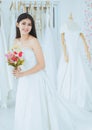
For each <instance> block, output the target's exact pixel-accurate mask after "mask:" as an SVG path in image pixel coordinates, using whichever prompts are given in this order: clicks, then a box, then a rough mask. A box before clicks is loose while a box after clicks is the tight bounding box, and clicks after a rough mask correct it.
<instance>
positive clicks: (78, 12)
mask: <svg viewBox="0 0 92 130" xmlns="http://www.w3.org/2000/svg"><path fill="white" fill-rule="evenodd" d="M22 13H29V14H30V15H32V17H33V18H34V21H35V26H36V31H37V37H38V39H39V42H40V44H41V47H42V49H43V53H44V55H45V60H46V66H47V73H48V75H49V78H51V80H52V81H53V80H54V79H56V77H57V76H56V74H57V71H58V66H59V61H60V58H61V57H62V56H63V48H62V45H61V32H62V31H63V32H65V33H66V31H65V30H64V26H65V24H66V23H69V20H73V22H74V24H73V25H72V29H74V30H77V29H79V30H80V32H81V33H83V34H84V36H85V39H86V42H87V45H88V48H89V51H90V56H91V57H92V1H91V0H75V1H74V0H68V1H67V0H0V130H13V122H14V108H15V99H16V91H17V84H18V79H17V78H16V77H14V76H13V74H12V67H11V66H9V65H8V63H7V61H6V58H5V54H7V53H8V51H9V50H11V48H12V46H13V41H14V39H15V35H16V21H17V17H18V16H19V15H20V14H22ZM69 28H71V26H69ZM67 38H68V37H67ZM75 40H76V39H75ZM67 41H68V40H67V39H66V42H67ZM80 42H82V41H80ZM79 48H80V53H81V56H82V57H83V61H84V64H86V65H87V67H86V68H89V69H86V70H87V71H88V72H89V70H90V75H89V74H88V79H89V80H90V81H89V82H90V83H91V87H92V81H91V80H92V79H91V76H92V59H91V61H90V62H89V61H88V60H87V56H86V55H85V52H84V48H83V44H82V45H80V47H79ZM62 66H63V65H62ZM76 66H77V65H76ZM80 75H81V73H80ZM54 81H55V80H54ZM91 97H92V96H91Z"/></svg>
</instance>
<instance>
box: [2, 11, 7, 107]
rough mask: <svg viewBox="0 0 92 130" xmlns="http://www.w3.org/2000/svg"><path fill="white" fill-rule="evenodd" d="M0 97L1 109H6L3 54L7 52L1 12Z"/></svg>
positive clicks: (5, 79) (5, 71)
mask: <svg viewBox="0 0 92 130" xmlns="http://www.w3.org/2000/svg"><path fill="white" fill-rule="evenodd" d="M0 22H1V26H0V95H1V104H0V105H1V107H2V108H6V107H7V97H8V91H9V81H8V75H7V74H8V70H7V64H6V61H5V53H6V52H7V44H6V38H5V32H4V25H3V24H4V22H3V12H1V14H0Z"/></svg>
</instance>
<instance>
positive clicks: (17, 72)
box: [13, 68, 24, 78]
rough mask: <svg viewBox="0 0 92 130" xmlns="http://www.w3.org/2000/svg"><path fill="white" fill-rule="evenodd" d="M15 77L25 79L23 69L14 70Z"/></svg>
mask: <svg viewBox="0 0 92 130" xmlns="http://www.w3.org/2000/svg"><path fill="white" fill-rule="evenodd" d="M13 75H14V76H15V77H16V78H20V77H23V76H24V75H23V72H21V68H17V69H14V70H13Z"/></svg>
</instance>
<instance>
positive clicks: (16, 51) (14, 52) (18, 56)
mask: <svg viewBox="0 0 92 130" xmlns="http://www.w3.org/2000/svg"><path fill="white" fill-rule="evenodd" d="M5 56H6V58H7V62H8V65H11V66H13V67H14V68H15V69H17V68H18V67H19V66H20V65H22V64H23V63H24V58H23V52H22V51H21V50H20V48H12V49H11V51H9V52H8V53H7V54H5Z"/></svg>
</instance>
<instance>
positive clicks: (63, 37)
mask: <svg viewBox="0 0 92 130" xmlns="http://www.w3.org/2000/svg"><path fill="white" fill-rule="evenodd" d="M61 43H62V47H63V51H64V59H65V61H66V62H68V61H69V59H68V56H67V51H66V44H65V34H64V33H62V34H61Z"/></svg>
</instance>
